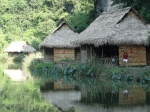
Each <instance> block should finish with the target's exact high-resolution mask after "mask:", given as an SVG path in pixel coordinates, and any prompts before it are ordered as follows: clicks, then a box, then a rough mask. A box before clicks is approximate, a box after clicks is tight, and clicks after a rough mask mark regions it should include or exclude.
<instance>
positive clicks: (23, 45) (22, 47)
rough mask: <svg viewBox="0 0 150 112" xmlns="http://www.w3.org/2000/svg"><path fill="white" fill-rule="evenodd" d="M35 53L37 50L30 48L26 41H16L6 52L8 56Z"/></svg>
mask: <svg viewBox="0 0 150 112" xmlns="http://www.w3.org/2000/svg"><path fill="white" fill-rule="evenodd" d="M35 51H36V49H34V48H33V47H32V46H30V45H29V44H28V43H27V42H26V41H14V42H12V43H10V45H9V46H8V47H7V48H6V49H5V50H4V52H6V53H8V56H13V55H18V54H29V53H32V52H35Z"/></svg>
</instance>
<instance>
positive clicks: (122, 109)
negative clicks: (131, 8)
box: [43, 91, 150, 112]
mask: <svg viewBox="0 0 150 112" xmlns="http://www.w3.org/2000/svg"><path fill="white" fill-rule="evenodd" d="M81 94H82V93H81V92H80V91H47V92H44V93H43V96H44V98H45V99H46V100H47V101H48V102H49V103H51V102H52V103H53V104H54V105H56V106H57V107H58V108H59V109H61V110H63V111H69V110H70V108H71V107H74V109H75V112H149V111H150V107H149V106H148V105H109V106H107V105H102V104H99V103H90V104H86V103H81V102H80V100H81V99H82V98H81V96H82V95H81Z"/></svg>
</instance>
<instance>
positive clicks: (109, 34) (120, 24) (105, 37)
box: [73, 7, 150, 47]
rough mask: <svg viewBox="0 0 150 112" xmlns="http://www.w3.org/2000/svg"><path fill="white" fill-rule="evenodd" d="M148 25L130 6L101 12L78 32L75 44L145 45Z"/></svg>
mask: <svg viewBox="0 0 150 112" xmlns="http://www.w3.org/2000/svg"><path fill="white" fill-rule="evenodd" d="M149 30H150V26H149V25H148V24H147V23H146V22H145V21H144V20H143V18H142V17H141V16H140V15H139V13H138V12H137V11H135V10H134V9H133V8H131V7H127V8H124V9H119V10H115V11H111V12H106V13H102V14H101V15H100V16H99V17H98V18H96V19H95V21H94V22H92V23H91V24H90V25H89V27H88V28H87V29H85V30H84V31H83V32H81V33H80V34H79V37H80V40H77V41H74V42H73V43H74V44H75V45H81V44H94V45H95V46H96V47H97V46H102V45H106V44H109V45H147V44H148V41H147V40H148V36H149V35H150V34H148V31H149Z"/></svg>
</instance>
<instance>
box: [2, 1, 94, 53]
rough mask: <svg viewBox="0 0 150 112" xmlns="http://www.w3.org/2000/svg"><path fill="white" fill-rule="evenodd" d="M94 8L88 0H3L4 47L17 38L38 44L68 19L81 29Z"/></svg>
mask: <svg viewBox="0 0 150 112" xmlns="http://www.w3.org/2000/svg"><path fill="white" fill-rule="evenodd" d="M93 9H94V8H93V3H92V2H90V1H87V0H1V1H0V42H1V43H0V51H3V49H4V48H5V47H6V46H7V45H8V44H9V43H10V42H11V41H14V40H25V41H27V42H29V44H31V45H32V46H33V47H35V48H38V45H39V43H40V42H41V41H42V40H43V39H44V38H45V37H46V36H47V35H49V34H51V32H52V31H53V30H54V29H55V28H56V27H57V25H58V24H60V23H61V22H62V21H64V20H65V21H67V22H68V23H69V24H70V25H71V26H72V27H73V28H74V29H75V30H76V31H77V32H81V31H82V30H83V29H85V28H86V27H87V26H88V25H89V23H90V22H91V21H92V17H93V16H92V14H93Z"/></svg>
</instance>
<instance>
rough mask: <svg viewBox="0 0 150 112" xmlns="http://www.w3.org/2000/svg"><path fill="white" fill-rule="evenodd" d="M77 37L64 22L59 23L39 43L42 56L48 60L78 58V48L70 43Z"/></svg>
mask: <svg viewBox="0 0 150 112" xmlns="http://www.w3.org/2000/svg"><path fill="white" fill-rule="evenodd" d="M77 37H78V33H76V32H75V31H74V30H73V29H72V28H71V27H70V26H69V25H68V24H67V23H66V22H63V23H62V24H60V25H59V26H58V27H57V28H56V30H54V31H53V32H52V34H51V35H49V36H48V37H46V38H45V39H44V41H43V42H41V43H40V45H39V47H40V49H43V50H44V58H45V59H46V60H50V61H61V60H75V59H76V60H78V59H79V58H80V48H77V47H75V45H73V44H71V42H72V41H75V40H76V39H77Z"/></svg>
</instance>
